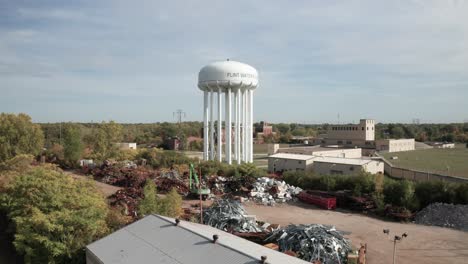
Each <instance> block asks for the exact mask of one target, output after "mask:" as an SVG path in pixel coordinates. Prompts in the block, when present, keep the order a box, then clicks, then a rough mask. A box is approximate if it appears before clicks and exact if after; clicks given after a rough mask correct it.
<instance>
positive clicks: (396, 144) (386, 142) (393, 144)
mask: <svg viewBox="0 0 468 264" xmlns="http://www.w3.org/2000/svg"><path fill="white" fill-rule="evenodd" d="M414 148H415V141H414V138H407V139H378V140H376V141H375V149H376V150H377V151H384V152H401V151H411V150H414Z"/></svg>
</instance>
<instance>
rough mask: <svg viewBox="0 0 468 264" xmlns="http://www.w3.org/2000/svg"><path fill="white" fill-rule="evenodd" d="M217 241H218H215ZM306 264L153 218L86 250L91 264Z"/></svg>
mask: <svg viewBox="0 0 468 264" xmlns="http://www.w3.org/2000/svg"><path fill="white" fill-rule="evenodd" d="M215 235H216V237H215ZM215 238H216V241H214V239H215ZM262 256H264V257H266V262H264V263H270V264H284V263H291V264H306V263H309V262H307V261H304V260H301V259H299V258H296V257H292V256H289V255H287V254H284V253H281V252H278V251H275V250H273V249H270V248H267V247H264V246H262V245H259V244H256V243H253V242H250V241H248V240H245V239H243V238H240V237H237V236H235V235H233V234H229V233H227V232H224V231H222V230H219V229H216V228H214V227H211V226H208V225H201V224H196V223H192V222H187V221H180V222H179V223H178V224H176V222H175V220H174V219H173V218H169V217H163V216H158V215H149V216H146V217H145V218H143V219H141V220H139V221H137V222H135V223H133V224H130V225H128V226H126V227H124V228H122V229H120V230H118V231H116V232H114V233H112V234H110V235H108V236H106V237H104V238H102V239H100V240H98V241H96V242H94V243H92V244H90V245H88V246H87V247H86V263H87V264H113V263H120V264H137V263H138V264H154V263H166V264H189V263H190V264H191V263H205V264H219V263H225V264H234V263H236V264H237V263H261V262H260V260H261V257H262Z"/></svg>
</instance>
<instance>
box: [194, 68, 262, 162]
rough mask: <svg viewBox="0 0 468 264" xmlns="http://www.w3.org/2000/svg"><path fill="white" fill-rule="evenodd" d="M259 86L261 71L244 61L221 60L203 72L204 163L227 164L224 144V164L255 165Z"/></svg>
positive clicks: (199, 85) (203, 69) (199, 80)
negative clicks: (255, 97)
mask: <svg viewBox="0 0 468 264" xmlns="http://www.w3.org/2000/svg"><path fill="white" fill-rule="evenodd" d="M257 86H258V72H257V70H256V69H255V68H253V67H252V66H250V65H247V64H244V63H241V62H237V61H229V60H227V61H219V62H214V63H211V64H208V65H207V66H205V67H203V68H202V69H201V70H200V73H199V75H198V87H199V88H200V90H202V91H203V159H204V160H218V161H220V162H221V161H223V145H224V161H225V162H227V163H228V164H231V163H232V162H233V161H235V162H236V163H237V164H240V163H242V162H253V92H254V90H255V89H256V88H257ZM215 95H216V98H217V100H216V105H215V100H214V98H215ZM223 97H224V98H223ZM223 101H224V105H225V109H224V115H225V117H224V120H223ZM215 109H216V112H217V120H216V118H215V113H214V112H215ZM223 121H225V122H224V124H226V125H225V131H226V132H225V135H226V138H225V143H224V144H223V141H222V140H221V137H222V136H221V135H222V131H223V127H222V126H223ZM215 123H216V130H215ZM232 137H234V139H232ZM215 139H217V140H216V141H217V142H215ZM215 145H216V146H215Z"/></svg>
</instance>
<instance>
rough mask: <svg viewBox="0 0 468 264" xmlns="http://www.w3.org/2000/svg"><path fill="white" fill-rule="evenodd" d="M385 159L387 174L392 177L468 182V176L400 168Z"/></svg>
mask: <svg viewBox="0 0 468 264" xmlns="http://www.w3.org/2000/svg"><path fill="white" fill-rule="evenodd" d="M383 161H384V163H385V166H384V169H385V174H387V175H389V176H390V177H394V178H399V179H407V180H410V181H446V182H465V183H468V179H466V178H460V177H455V176H450V175H442V174H438V173H431V172H423V171H418V170H410V169H404V168H399V167H395V166H393V165H392V164H391V163H390V162H388V161H387V160H385V159H384V160H383Z"/></svg>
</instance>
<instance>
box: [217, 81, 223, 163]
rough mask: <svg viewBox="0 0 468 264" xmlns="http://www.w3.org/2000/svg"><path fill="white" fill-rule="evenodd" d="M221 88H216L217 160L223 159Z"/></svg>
mask: <svg viewBox="0 0 468 264" xmlns="http://www.w3.org/2000/svg"><path fill="white" fill-rule="evenodd" d="M221 99H222V98H221V88H218V157H217V158H218V161H219V162H221V161H223V152H222V149H223V131H222V127H223V117H222V116H221V115H222V106H223V102H222V101H221Z"/></svg>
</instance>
